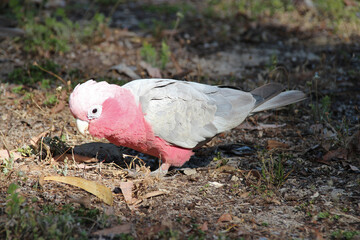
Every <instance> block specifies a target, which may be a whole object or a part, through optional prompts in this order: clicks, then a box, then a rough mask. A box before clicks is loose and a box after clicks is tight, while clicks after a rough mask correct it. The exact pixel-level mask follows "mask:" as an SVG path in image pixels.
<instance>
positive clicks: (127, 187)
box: [120, 181, 136, 204]
mask: <svg viewBox="0 0 360 240" xmlns="http://www.w3.org/2000/svg"><path fill="white" fill-rule="evenodd" d="M133 187H134V183H133V182H132V181H127V182H120V189H121V192H122V194H123V195H124V198H125V201H126V203H128V204H133V203H134V202H135V201H136V199H134V198H133V197H132V190H133Z"/></svg>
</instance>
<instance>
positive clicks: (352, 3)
mask: <svg viewBox="0 0 360 240" xmlns="http://www.w3.org/2000/svg"><path fill="white" fill-rule="evenodd" d="M344 3H345V5H346V6H350V7H356V6H357V3H356V2H355V1H353V0H344Z"/></svg>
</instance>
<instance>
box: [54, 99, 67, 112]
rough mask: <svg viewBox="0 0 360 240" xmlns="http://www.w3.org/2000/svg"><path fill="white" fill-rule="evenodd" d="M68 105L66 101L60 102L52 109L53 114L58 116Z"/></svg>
mask: <svg viewBox="0 0 360 240" xmlns="http://www.w3.org/2000/svg"><path fill="white" fill-rule="evenodd" d="M65 106H66V104H65V101H64V100H60V101H59V102H58V103H57V104H56V105H55V106H54V107H53V108H51V114H56V113H59V112H61V111H62V110H64V108H65Z"/></svg>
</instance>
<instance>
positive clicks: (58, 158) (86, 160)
mask: <svg viewBox="0 0 360 240" xmlns="http://www.w3.org/2000/svg"><path fill="white" fill-rule="evenodd" d="M65 158H68V159H74V160H75V161H76V162H78V163H95V162H98V160H97V159H96V158H93V157H87V156H83V155H79V154H70V153H66V154H62V155H56V156H55V157H54V160H55V161H64V160H65Z"/></svg>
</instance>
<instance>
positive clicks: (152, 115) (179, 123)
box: [139, 79, 218, 148]
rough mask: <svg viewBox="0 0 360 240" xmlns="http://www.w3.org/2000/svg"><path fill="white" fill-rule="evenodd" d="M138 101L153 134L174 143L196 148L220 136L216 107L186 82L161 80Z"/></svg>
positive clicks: (204, 95)
mask: <svg viewBox="0 0 360 240" xmlns="http://www.w3.org/2000/svg"><path fill="white" fill-rule="evenodd" d="M139 102H140V104H141V108H142V111H143V113H144V116H145V119H146V121H147V122H148V123H149V124H150V125H151V126H152V130H153V131H154V134H155V135H156V136H159V137H160V138H162V139H164V140H166V141H167V142H169V143H171V144H174V145H177V146H180V147H183V148H194V147H196V145H197V144H198V143H199V142H202V141H205V140H206V139H209V138H212V137H213V136H215V135H216V134H217V133H218V129H217V128H216V127H215V125H214V124H213V123H212V122H213V120H214V117H215V113H216V110H217V108H216V104H215V103H214V102H213V101H212V100H211V99H210V98H208V97H207V95H206V94H204V93H202V92H200V91H198V90H196V89H194V88H193V87H192V86H191V85H189V84H188V83H187V82H183V81H172V80H166V79H164V80H158V82H157V84H156V85H155V86H153V87H152V88H151V89H149V90H148V91H147V92H146V93H144V94H142V95H140V96H139Z"/></svg>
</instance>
